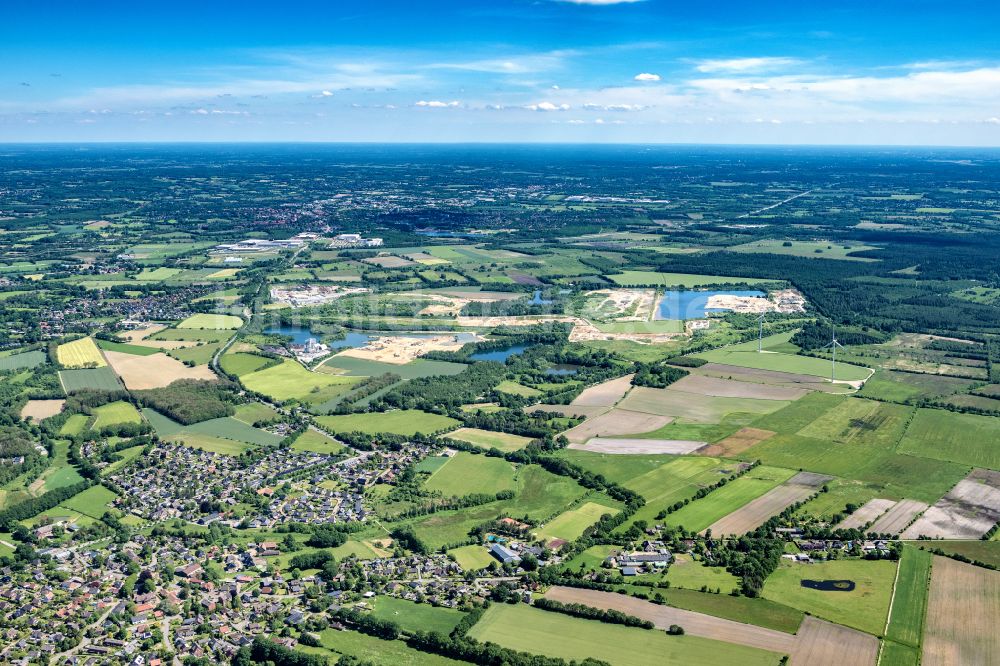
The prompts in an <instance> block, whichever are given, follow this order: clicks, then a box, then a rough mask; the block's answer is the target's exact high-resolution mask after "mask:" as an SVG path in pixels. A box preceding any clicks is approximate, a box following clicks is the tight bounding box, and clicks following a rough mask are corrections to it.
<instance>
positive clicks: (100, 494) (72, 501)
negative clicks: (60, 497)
mask: <svg viewBox="0 0 1000 666" xmlns="http://www.w3.org/2000/svg"><path fill="white" fill-rule="evenodd" d="M117 497H118V495H116V494H115V493H113V492H112V491H110V490H108V489H107V488H105V487H104V486H100V485H98V486H91V487H90V488H87V489H86V490H84V491H83V492H82V493H79V494H77V495H74V496H73V497H71V498H69V499H68V500H66V501H64V502H63V503H62V504H60V505H59V506H61V507H62V508H64V509H69V510H71V511H76V512H77V513H82V514H83V515H85V516H90V517H91V518H97V519H100V517H101V516H103V515H104V514H105V512H106V511H107V510H108V508H109V506H110V505H111V502H113V501H114V500H115V499H116V498H117Z"/></svg>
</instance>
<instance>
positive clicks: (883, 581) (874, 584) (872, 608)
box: [764, 560, 896, 636]
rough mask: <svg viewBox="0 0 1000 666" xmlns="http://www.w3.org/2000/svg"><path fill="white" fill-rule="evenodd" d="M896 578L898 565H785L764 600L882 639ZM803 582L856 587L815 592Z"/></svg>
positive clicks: (770, 583) (851, 562) (847, 562)
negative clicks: (836, 583) (841, 582)
mask: <svg viewBox="0 0 1000 666" xmlns="http://www.w3.org/2000/svg"><path fill="white" fill-rule="evenodd" d="M895 576H896V563H895V562H890V561H888V560H876V561H866V560H833V561H830V562H814V563H813V564H801V563H798V562H786V561H783V562H782V563H781V565H780V566H779V567H778V570H777V571H775V572H774V573H773V574H771V576H770V577H769V578H768V579H767V582H766V583H765V584H764V598H765V599H771V600H772V601H777V602H779V603H783V604H786V605H788V606H791V607H793V608H798V609H799V610H802V611H805V612H807V613H810V614H811V615H815V616H816V617H821V618H823V619H824V620H829V621H831V622H836V623H838V624H843V625H845V626H848V627H853V628H855V629H859V630H861V631H864V632H867V633H869V634H873V635H876V636H879V635H881V634H882V632H883V631H884V630H885V622H886V618H887V617H888V614H889V602H890V600H891V599H892V587H893V580H894V579H895ZM803 581H806V582H807V583H808V582H809V581H819V582H820V583H822V582H823V581H851V582H853V583H854V587H853V589H846V588H844V589H840V588H837V587H834V586H833V585H832V584H831V585H830V587H831V588H833V589H815V588H813V587H808V586H807V585H803ZM848 586H849V585H848Z"/></svg>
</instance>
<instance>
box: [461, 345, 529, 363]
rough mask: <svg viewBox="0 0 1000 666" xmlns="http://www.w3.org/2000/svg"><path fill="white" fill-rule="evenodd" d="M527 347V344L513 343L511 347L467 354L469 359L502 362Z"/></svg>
mask: <svg viewBox="0 0 1000 666" xmlns="http://www.w3.org/2000/svg"><path fill="white" fill-rule="evenodd" d="M527 348H528V345H514V346H512V347H504V348H503V349H494V350H493V351H484V352H476V353H475V354H472V355H471V356H469V359H470V360H473V361H496V362H498V363H504V362H506V361H507V359H508V358H510V357H511V356H513V355H514V354H520V353H521V352H523V351H524V350H525V349H527Z"/></svg>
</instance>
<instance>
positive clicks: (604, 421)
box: [563, 409, 673, 444]
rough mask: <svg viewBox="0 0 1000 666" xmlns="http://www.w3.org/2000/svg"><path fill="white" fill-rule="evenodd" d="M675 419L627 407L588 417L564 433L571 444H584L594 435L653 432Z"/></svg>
mask: <svg viewBox="0 0 1000 666" xmlns="http://www.w3.org/2000/svg"><path fill="white" fill-rule="evenodd" d="M671 421H673V418H671V417H669V416H659V415H657V414H644V413H642V412H630V411H628V410H625V409H611V410H609V411H607V412H605V413H603V414H599V415H597V416H594V417H591V418H588V419H587V420H586V421H584V422H583V423H581V424H580V425H578V426H576V427H574V428H570V429H569V430H567V431H566V432H564V433H563V434H564V435H565V436H566V439H568V440H569V441H570V442H571V444H583V443H584V442H586V441H587V440H589V439H590V438H592V437H601V436H608V435H612V436H613V435H639V434H642V433H644V432H652V431H654V430H657V429H659V428H662V427H663V426H665V425H667V424H668V423H670V422H671Z"/></svg>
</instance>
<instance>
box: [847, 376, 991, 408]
mask: <svg viewBox="0 0 1000 666" xmlns="http://www.w3.org/2000/svg"><path fill="white" fill-rule="evenodd" d="M976 383H977V382H975V381H973V380H971V379H961V378H959V377H947V376H943V375H931V374H918V373H915V372H896V371H894V370H879V371H878V372H876V373H875V374H874V375H872V378H871V379H869V380H868V381H867V382H865V385H864V387H863V388H862V389H861V391H859V392H858V395H859V396H862V397H866V398H867V397H870V398H876V399H878V400H889V401H890V402H905V401H907V400H916V399H919V398H935V397H939V396H943V395H949V394H952V393H956V392H958V391H965V390H967V389H969V388H970V387H972V386H973V385H975V384H976Z"/></svg>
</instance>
